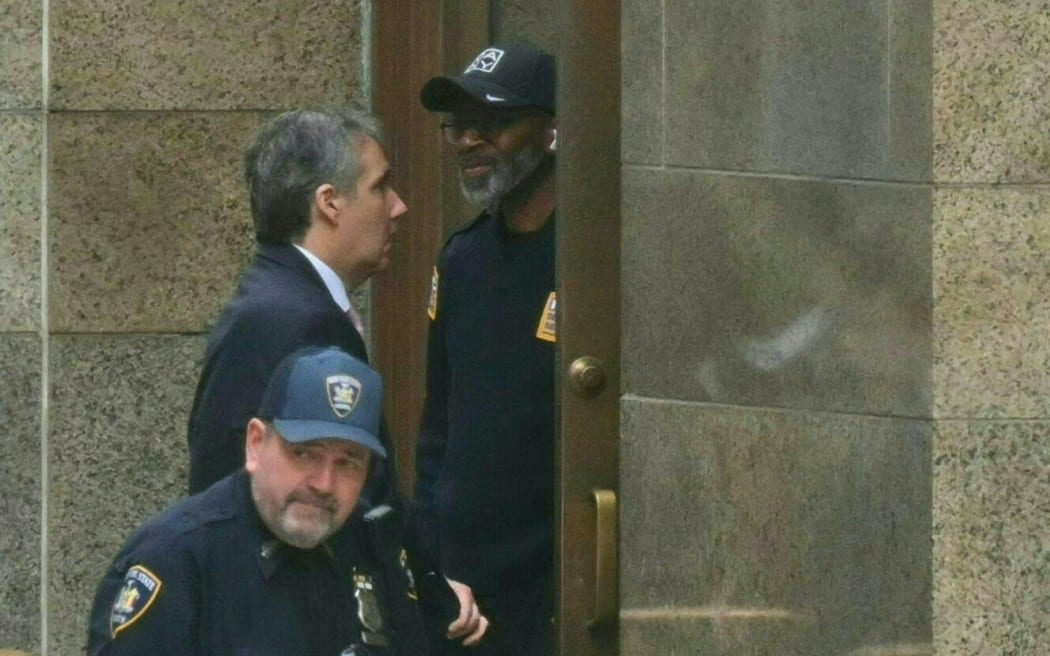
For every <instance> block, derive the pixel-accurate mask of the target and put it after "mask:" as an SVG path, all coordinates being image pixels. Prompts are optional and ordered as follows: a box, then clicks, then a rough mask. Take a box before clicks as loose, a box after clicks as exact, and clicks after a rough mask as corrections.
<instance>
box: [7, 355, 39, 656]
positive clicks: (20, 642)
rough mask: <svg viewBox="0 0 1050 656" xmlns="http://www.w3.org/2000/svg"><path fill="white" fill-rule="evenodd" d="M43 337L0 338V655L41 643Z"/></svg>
mask: <svg viewBox="0 0 1050 656" xmlns="http://www.w3.org/2000/svg"><path fill="white" fill-rule="evenodd" d="M41 358H42V353H41V346H40V337H38V336H36V335H32V336H30V335H10V334H0V485H2V486H3V494H2V495H0V527H3V528H2V529H0V651H2V650H3V649H5V648H8V649H20V650H26V651H36V650H38V649H39V643H40V587H39V585H40V526H41V517H40V508H41V505H40V502H41V496H42V482H41V476H40V471H41V467H40V423H41V422H40V413H41V408H42V405H41V395H40V366H41V364H40V363H41Z"/></svg>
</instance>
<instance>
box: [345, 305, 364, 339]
mask: <svg viewBox="0 0 1050 656" xmlns="http://www.w3.org/2000/svg"><path fill="white" fill-rule="evenodd" d="M346 316H347V317H348V318H349V319H350V323H352V324H354V328H356V329H357V333H358V334H359V335H361V336H362V337H364V335H365V323H364V322H363V321H361V315H360V314H358V313H357V310H356V309H355V308H354V305H353V303H351V304H350V307H349V308H348V309H347V311H346Z"/></svg>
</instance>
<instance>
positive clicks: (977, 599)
mask: <svg viewBox="0 0 1050 656" xmlns="http://www.w3.org/2000/svg"><path fill="white" fill-rule="evenodd" d="M933 457H934V461H933V462H934V465H933V499H934V501H933V537H934V546H933V572H934V574H933V583H934V586H933V601H934V604H933V609H934V610H933V619H934V644H935V646H936V648H937V653H938V654H958V655H960V656H962V655H964V654H965V656H992V655H996V656H998V655H1000V654H1038V653H1042V652H1043V651H1044V650H1045V646H1046V645H1045V643H1046V636H1047V635H1048V634H1050V529H1048V528H1047V521H1046V520H1047V517H1048V516H1050V421H1045V420H1042V421H1016V420H1004V421H985V420H975V421H939V422H936V430H935V437H934V448H933Z"/></svg>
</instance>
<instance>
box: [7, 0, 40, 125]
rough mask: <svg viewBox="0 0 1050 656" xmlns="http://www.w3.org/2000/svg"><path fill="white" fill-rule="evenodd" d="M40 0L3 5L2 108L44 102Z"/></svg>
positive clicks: (21, 0)
mask: <svg viewBox="0 0 1050 656" xmlns="http://www.w3.org/2000/svg"><path fill="white" fill-rule="evenodd" d="M42 24H43V8H42V5H41V3H40V0H4V2H3V3H2V4H0V109H27V108H36V107H40V105H41V94H40V89H41V79H42V78H41V74H40V52H41V38H40V30H41V25H42Z"/></svg>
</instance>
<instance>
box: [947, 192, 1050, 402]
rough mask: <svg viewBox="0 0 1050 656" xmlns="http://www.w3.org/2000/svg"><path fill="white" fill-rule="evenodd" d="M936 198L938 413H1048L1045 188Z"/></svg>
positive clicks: (1048, 200) (1049, 262)
mask: <svg viewBox="0 0 1050 656" xmlns="http://www.w3.org/2000/svg"><path fill="white" fill-rule="evenodd" d="M935 199H936V202H935V213H934V248H933V264H934V277H933V284H934V299H935V304H934V314H933V316H934V354H935V359H934V363H935V364H934V380H935V390H936V392H935V409H936V413H937V416H939V417H946V418H969V417H973V418H977V417H1014V418H1017V417H1034V418H1045V417H1048V416H1050V374H1048V372H1050V295H1048V293H1047V290H1050V189H1048V188H1045V187H1043V188H1038V187H1030V188H1024V187H1019V188H994V189H988V188H942V189H940V190H938V191H937V193H936V195H935Z"/></svg>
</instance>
